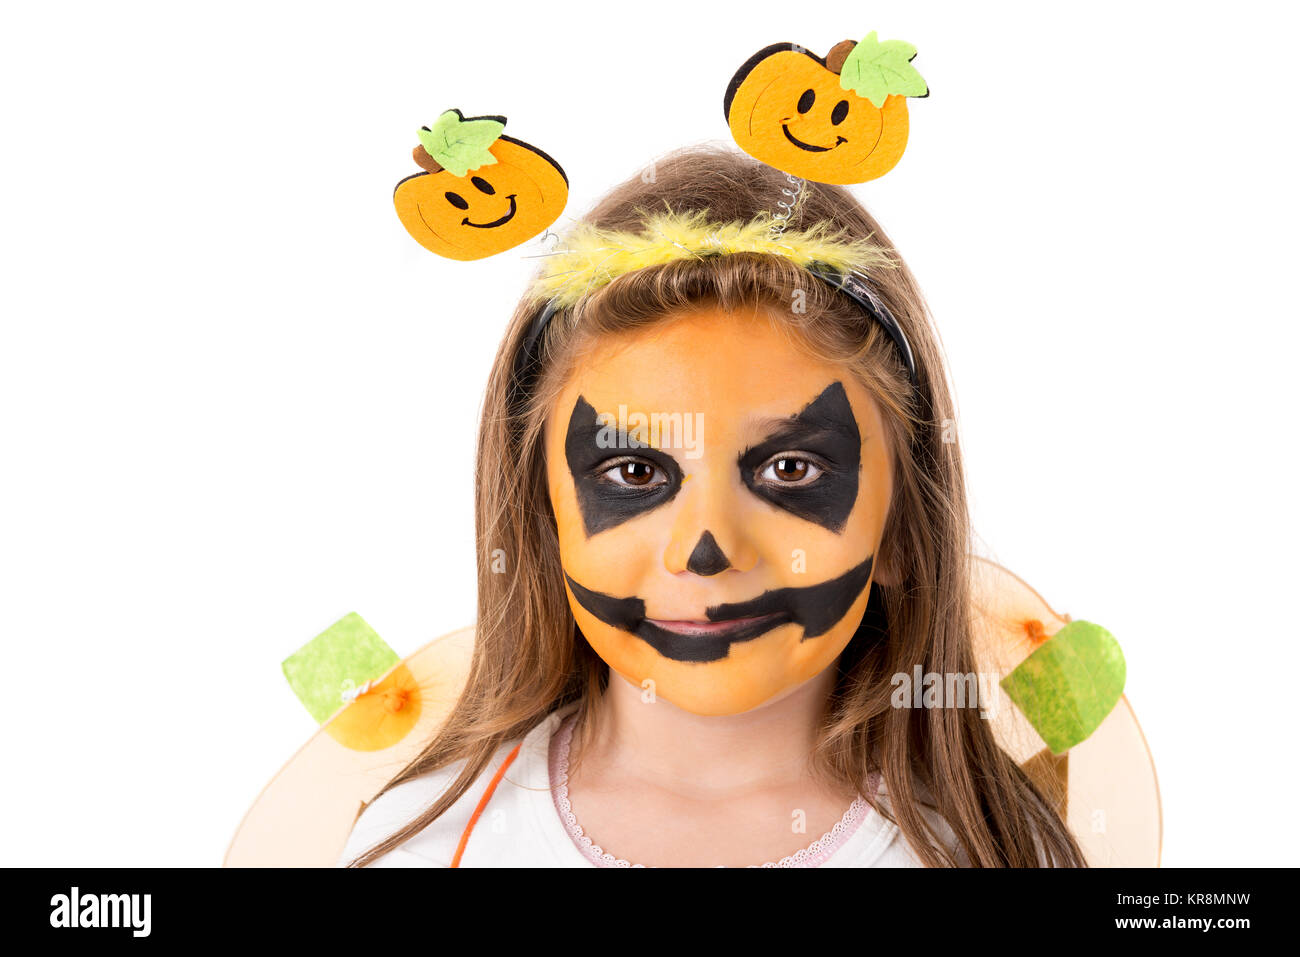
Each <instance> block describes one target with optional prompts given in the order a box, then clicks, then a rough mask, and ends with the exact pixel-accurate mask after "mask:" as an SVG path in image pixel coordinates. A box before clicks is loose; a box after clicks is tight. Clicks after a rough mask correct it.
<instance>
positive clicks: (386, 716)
mask: <svg viewBox="0 0 1300 957" xmlns="http://www.w3.org/2000/svg"><path fill="white" fill-rule="evenodd" d="M419 717H420V685H419V683H418V682H417V681H416V680H415V676H414V675H413V674H411V669H410V668H408V667H407V666H406V665H398V666H397V667H396V668H394V669H393V670H392V671H391V672H389V673H388V675H387V676H386V677H384V679H383V680H381V681H379V682H377V683H374V684H371V685H370V686H369V687H367V688H366V690H365V692H364V693H362V694H358V695H357V696H356V698H355V700H353V701H352V703H351V704H349V705H348V706H347V707H346V708H344V709H343V710H342V711H341V712H340V713H339V714H338V716H337V717H335V718H334V720H333V721H331V722H329V723H328V724H326V725H325V732H326V733H327V734H328V735H329V736H330V737H331V738H333V739H334V740H335V741H337V742H338V743H339V744H341V745H343V746H344V747H345V748H351V749H352V750H353V751H382V750H383V749H384V748H387V747H391V746H392V745H394V744H396V743H397V742H398V741H401V740H402V738H404V737H406V735H407V732H409V731H410V730H411V729H412V728H414V727H415V722H416V721H417V720H418V719H419Z"/></svg>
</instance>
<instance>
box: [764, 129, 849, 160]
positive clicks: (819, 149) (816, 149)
mask: <svg viewBox="0 0 1300 957" xmlns="http://www.w3.org/2000/svg"><path fill="white" fill-rule="evenodd" d="M781 132H782V133H784V134H785V138H786V139H788V140H789V141H790V142H791V143H793V144H794V145H795V146H797V147H799V149H801V150H807V151H808V152H809V153H829V152H830V151H831V150H833V149H835V146H839V145H840V144H841V143H847V142H848V140H846V139H845V138H844V137H842V136H837V137H835V146H814V145H813V144H812V143H805V142H804V141H803V140H801V139H796V138H795V135H794V134H793V133H791V132H790V128H789V127H788V126H786V125H785V124H784V123H782V124H781Z"/></svg>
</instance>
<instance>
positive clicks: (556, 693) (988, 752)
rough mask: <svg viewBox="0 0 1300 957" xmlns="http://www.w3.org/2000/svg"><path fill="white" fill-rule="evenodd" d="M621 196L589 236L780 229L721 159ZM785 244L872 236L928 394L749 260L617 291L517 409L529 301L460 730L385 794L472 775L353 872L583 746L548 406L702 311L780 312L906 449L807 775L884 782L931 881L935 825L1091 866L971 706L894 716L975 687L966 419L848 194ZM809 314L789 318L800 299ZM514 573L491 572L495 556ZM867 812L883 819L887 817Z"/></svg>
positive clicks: (899, 269)
mask: <svg viewBox="0 0 1300 957" xmlns="http://www.w3.org/2000/svg"><path fill="white" fill-rule="evenodd" d="M651 169H653V173H654V175H653V176H645V175H637V176H634V177H632V178H631V179H629V180H628V181H627V182H625V183H623V184H622V185H620V186H618V187H617V188H615V189H614V190H612V191H611V192H610V193H609V194H608V195H607V196H606V197H605V198H604V199H603V200H602V201H601V202H599V203H598V204H597V205H596V207H595V208H594V209H593V210H592V211H591V212H590V213H589V214H588V215H587V216H585V217H584V219H585V221H587V222H589V223H593V224H595V225H597V226H601V227H605V228H609V229H625V230H632V231H636V230H637V229H638V227H639V226H640V225H641V224H642V223H643V222H644V220H645V218H646V217H647V215H649V214H652V213H654V212H656V211H663V210H664V209H665V207H666V208H668V209H671V210H673V211H674V212H678V213H687V212H693V211H698V210H707V212H708V214H709V219H710V220H711V221H714V222H733V221H748V220H750V219H752V218H753V217H754V216H756V215H758V214H760V213H762V212H763V211H765V210H767V211H772V210H775V209H776V208H777V206H776V204H777V202H778V201H779V200H781V199H782V198H783V193H782V189H783V187H786V186H787V185H788V183H787V179H786V177H785V176H784V174H782V173H780V172H778V171H776V170H774V169H772V168H771V167H768V166H766V165H764V164H762V163H759V162H757V161H755V160H752V159H750V158H749V157H747V156H745V155H743V154H740V153H738V152H735V151H733V150H728V149H720V148H714V147H711V146H701V147H692V148H687V149H683V150H680V151H677V152H675V153H673V154H670V155H669V156H668V157H666V158H663V159H661V160H659V161H657V162H656V163H655V164H654V166H653V167H651ZM805 189H806V191H807V192H806V193H805V195H804V197H803V199H802V201H801V202H800V203H799V205H798V207H797V210H796V212H795V213H794V214H793V216H792V217H791V220H790V223H789V225H790V227H792V228H798V227H800V226H806V225H811V224H812V223H816V222H823V221H825V222H830V223H833V224H834V226H835V227H837V228H838V229H839V230H840V231H842V233H843V235H844V236H846V237H848V238H864V239H865V238H872V239H874V241H875V242H877V243H878V244H879V245H881V246H882V247H884V249H885V250H887V251H888V252H889V253H890V254H891V255H892V257H893V258H894V260H895V265H894V266H893V268H888V269H882V270H879V271H878V272H877V273H876V274H875V275H874V276H873V277H872V279H873V282H874V287H875V290H876V292H877V294H878V295H879V296H880V297H881V298H882V299H883V300H884V302H885V304H886V305H887V307H888V308H889V309H890V311H891V312H892V313H893V315H894V316H895V318H896V319H897V321H898V322H899V324H900V325H901V327H902V328H903V330H904V333H905V334H906V336H907V339H908V341H909V342H910V344H911V347H912V351H913V354H914V357H915V364H916V368H917V376H918V382H917V385H916V387H915V389H914V388H913V386H912V385H911V384H910V383H909V382H908V380H907V374H906V370H905V369H904V367H903V364H902V362H901V361H900V356H899V353H898V350H897V348H896V347H895V346H894V344H893V342H892V341H891V340H890V339H889V337H888V336H887V335H886V334H885V333H884V331H883V330H882V328H881V327H880V325H879V324H878V323H876V322H875V321H874V320H872V319H870V318H868V317H867V316H866V315H865V314H864V312H863V310H862V309H861V308H860V307H858V306H856V305H855V304H854V303H852V302H851V301H850V300H848V299H847V297H845V296H843V295H841V294H840V293H838V292H836V291H834V290H833V289H831V287H830V286H829V285H827V284H825V283H822V282H820V281H817V280H810V279H809V278H808V274H807V272H805V271H804V270H802V269H800V267H798V266H797V265H795V264H794V263H793V262H791V261H790V260H788V259H785V258H782V257H778V256H769V255H760V254H750V253H746V254H737V255H729V256H715V257H709V258H703V259H692V260H681V261H677V262H673V263H669V264H665V265H660V266H654V267H649V268H646V269H642V270H639V271H636V272H632V273H628V274H626V275H623V276H620V277H619V278H617V279H615V280H614V281H613V282H611V283H609V284H608V285H606V286H604V287H602V288H600V289H597V290H595V291H593V292H591V293H589V294H588V295H587V296H586V297H585V298H584V299H583V300H582V301H580V302H579V303H577V304H576V305H575V306H573V307H571V308H570V309H567V310H564V311H562V312H561V313H558V314H557V315H556V316H555V318H554V319H553V320H552V322H551V323H550V325H549V327H548V329H547V332H546V334H545V336H544V337H543V340H542V343H541V351H540V355H541V358H542V369H543V372H542V374H541V377H540V380H539V382H538V383H537V385H536V388H535V389H534V390H533V391H532V393H531V395H530V397H529V399H528V401H527V402H526V403H525V404H524V406H523V407H518V408H517V407H513V406H512V404H511V402H510V396H511V385H512V377H513V375H514V369H515V357H516V354H517V352H518V351H519V349H520V348H521V345H522V342H523V339H524V337H525V336H526V334H527V331H528V327H529V324H530V322H531V320H532V319H533V317H534V316H535V315H536V312H537V305H536V304H535V303H534V302H533V301H531V300H530V299H529V298H528V297H525V298H524V300H522V301H521V302H520V304H519V307H518V309H517V310H516V311H515V314H514V316H513V318H512V319H511V321H510V325H509V328H508V329H507V332H506V335H505V340H504V341H503V343H502V345H501V349H500V351H499V352H498V353H497V357H496V361H495V363H494V365H493V369H492V374H491V378H490V380H489V382H488V387H487V396H486V400H485V402H484V407H483V414H482V421H481V424H480V428H479V439H478V449H477V456H476V468H477V487H476V494H475V524H476V536H477V560H478V622H477V626H476V628H477V631H476V639H475V646H474V652H473V659H472V662H471V664H470V671H469V678H468V681H467V684H466V686H465V689H464V691H463V693H462V694H461V696H460V698H459V699H458V701H457V702H456V704H455V706H454V708H453V709H452V711H451V713H450V715H449V717H448V718H447V720H446V722H445V723H444V724H443V726H442V727H441V728H440V730H439V731H438V733H437V734H436V735H435V736H434V738H433V740H432V741H430V742H429V744H428V745H427V746H426V747H425V748H424V750H423V751H422V752H421V753H420V754H419V756H418V757H416V758H415V759H414V760H413V761H411V762H410V764H408V765H407V766H406V767H405V768H404V769H403V770H402V771H401V772H400V773H399V774H397V775H396V776H395V777H394V778H393V779H392V780H391V781H389V782H388V784H387V785H385V787H384V789H383V790H382V791H380V792H379V793H380V794H383V793H384V792H385V791H387V790H389V789H390V788H393V787H396V786H397V785H399V784H402V783H403V782H406V781H409V780H411V779H413V778H416V777H418V776H419V775H422V774H425V773H427V772H430V771H434V770H437V769H439V768H443V767H446V766H448V765H451V764H453V763H455V762H458V761H463V762H464V766H463V768H462V769H461V771H460V773H459V774H458V775H457V776H456V778H455V780H454V781H453V782H452V784H451V786H450V787H449V788H447V790H446V791H445V792H444V793H443V794H442V795H441V796H440V797H439V798H438V799H437V800H436V801H435V802H434V803H433V805H432V806H430V807H429V808H428V809H426V810H425V811H424V812H423V813H422V814H421V815H420V816H419V817H417V818H416V819H415V820H413V821H411V822H410V823H409V824H407V825H406V826H404V827H403V828H401V829H400V830H399V831H397V832H396V833H394V834H392V835H391V836H389V837H388V838H386V839H385V840H384V841H382V842H381V843H379V844H378V845H376V846H375V847H372V848H370V849H369V850H368V851H366V852H365V853H364V854H362V855H361V856H360V857H359V858H357V859H356V860H355V861H353V862H352V866H364V865H365V864H368V863H370V862H371V861H373V860H375V859H376V858H377V857H379V856H381V855H383V854H385V853H387V852H388V851H390V850H392V849H393V848H395V847H397V846H398V845H400V844H402V843H403V842H404V841H406V840H407V839H408V838H410V837H412V836H414V835H415V834H416V833H418V832H419V831H420V830H422V829H423V828H425V827H426V826H428V825H429V824H430V823H431V822H432V821H434V820H436V819H437V818H438V817H439V816H440V815H441V814H443V812H445V811H446V810H447V809H448V808H450V807H451V806H452V805H453V804H454V803H455V802H456V801H457V800H458V799H459V798H460V797H461V796H462V795H463V794H464V793H465V791H466V790H467V789H468V788H469V786H470V785H471V784H472V783H473V782H474V781H475V780H476V779H477V778H478V776H479V775H480V774H481V773H482V772H483V771H484V769H485V767H486V766H487V765H488V763H489V761H490V760H491V758H492V756H493V754H495V753H496V751H497V750H498V749H499V748H500V747H501V745H502V744H504V743H506V742H508V741H511V740H513V739H515V738H518V737H520V736H522V735H524V734H526V733H527V732H528V731H530V730H531V729H532V728H534V727H535V726H536V725H537V724H538V723H539V722H541V721H542V720H544V719H545V718H546V717H547V715H549V714H550V713H551V712H553V711H554V710H556V709H557V708H561V707H563V706H565V705H568V704H570V703H572V702H577V703H578V710H579V718H578V720H579V726H580V727H584V728H590V727H591V726H592V725H593V724H594V721H595V718H596V707H597V703H598V700H599V697H600V695H601V693H602V691H603V690H604V688H605V685H606V683H607V681H608V668H607V666H606V665H605V664H604V662H602V661H601V660H600V659H599V658H598V657H597V656H596V655H595V653H594V652H593V651H592V649H591V647H590V646H589V645H588V644H587V642H586V641H585V640H583V639H581V638H580V636H579V635H578V634H577V633H576V630H575V624H574V620H573V617H572V615H571V613H570V610H569V606H568V602H567V599H566V596H565V591H564V585H563V581H564V580H563V577H562V573H561V569H560V561H559V543H558V539H557V536H556V529H555V519H554V516H553V514H552V512H551V505H550V501H549V496H548V491H547V482H546V462H545V458H544V453H543V425H544V421H545V418H546V415H547V413H548V411H549V409H550V406H551V402H552V401H553V398H554V396H555V395H556V394H557V393H558V391H559V390H560V388H561V387H562V385H563V382H564V379H565V378H566V377H567V371H568V370H569V369H571V367H572V363H573V362H574V361H576V360H577V357H578V355H579V352H580V349H581V345H582V344H583V343H584V342H589V341H590V340H591V337H597V336H602V335H605V334H609V333H617V332H620V331H623V330H627V329H632V328H636V327H639V326H644V325H647V324H650V323H654V322H656V321H659V320H660V319H661V318H663V317H664V316H666V315H668V314H670V313H673V312H674V311H676V310H681V309H686V308H690V307H692V306H696V305H698V304H699V303H700V302H702V301H708V302H710V303H712V304H715V305H717V306H719V307H720V308H723V309H735V308H741V307H747V306H754V305H759V306H767V307H769V308H768V309H767V312H768V313H769V314H770V315H771V316H772V317H774V318H773V321H779V322H782V323H784V324H785V325H786V326H787V327H788V328H789V329H790V331H791V333H792V334H794V335H795V337H796V338H797V340H798V341H799V342H800V343H801V344H802V345H804V346H805V347H807V348H808V349H811V350H812V351H813V352H814V354H816V355H818V356H820V357H824V358H827V359H830V360H833V361H838V362H840V363H843V364H845V365H847V366H849V367H850V368H852V369H853V371H854V372H855V373H856V374H857V375H859V376H860V378H861V381H862V382H863V383H864V384H865V385H866V386H867V387H868V388H869V389H870V390H871V391H872V393H873V395H874V397H875V398H876V401H877V403H878V405H879V407H880V411H881V414H882V417H883V419H884V421H885V423H886V429H887V431H888V433H889V438H890V442H891V445H892V450H893V454H892V459H893V468H894V481H895V493H894V498H893V500H892V502H891V506H890V514H889V517H888V519H887V521H886V526H885V531H884V538H883V541H882V543H881V548H880V554H879V562H880V565H879V567H880V568H882V569H883V568H888V569H890V572H891V574H890V575H889V576H887V577H888V580H889V582H890V583H889V584H876V585H873V593H872V600H871V608H870V609H869V612H868V616H869V617H870V618H872V619H873V620H874V621H876V622H877V623H878V627H877V632H878V633H872V629H871V628H869V627H867V624H868V623H867V622H864V626H863V627H862V628H860V629H859V631H858V633H857V634H855V636H854V638H853V639H852V640H851V641H850V643H849V645H848V646H847V647H846V649H845V651H844V653H843V654H842V655H841V656H840V660H839V663H838V665H837V677H836V683H835V686H834V690H833V692H832V694H831V697H830V700H829V701H828V704H827V708H826V712H825V717H824V721H823V723H822V726H821V728H820V732H819V737H818V742H817V744H816V746H815V750H814V753H813V755H812V759H813V766H814V768H815V769H816V771H817V773H818V774H819V775H820V776H822V777H824V778H826V779H828V780H834V781H837V782H839V783H841V784H842V785H844V786H846V787H847V788H849V789H859V790H861V791H862V793H863V794H864V796H866V795H867V794H868V793H869V791H870V789H866V788H865V782H866V781H867V780H868V777H869V775H870V774H871V773H872V772H875V771H878V772H879V773H880V774H881V775H882V777H883V781H884V785H885V791H886V794H887V795H888V798H887V800H888V804H887V805H878V806H877V807H876V809H877V811H879V812H880V813H881V814H883V815H884V816H885V817H887V818H888V819H890V820H892V821H894V822H895V823H897V825H898V827H899V829H900V831H901V833H902V834H903V836H904V838H905V839H906V841H907V843H908V844H909V845H910V846H911V848H912V849H913V851H914V853H915V854H916V855H917V856H918V857H919V858H920V859H921V861H923V862H924V863H925V864H926V865H928V866H954V865H956V864H957V863H958V860H959V859H958V857H956V856H955V855H954V854H953V853H952V852H951V851H950V850H949V848H948V847H946V846H945V845H944V843H943V841H942V839H941V838H940V836H939V834H937V833H936V832H935V830H934V828H933V827H932V826H931V824H930V823H929V821H927V819H926V816H925V815H923V813H922V810H921V809H922V806H923V805H925V806H928V807H932V808H933V809H934V810H935V811H937V812H938V814H939V815H940V816H941V817H942V818H943V820H945V821H946V822H947V823H948V825H949V826H950V827H951V828H952V830H953V831H954V832H955V834H956V836H957V840H958V850H959V851H960V853H961V854H962V855H963V856H964V857H965V859H966V860H967V861H969V862H970V863H972V864H974V865H976V866H1028V867H1033V866H1038V865H1040V864H1042V863H1048V864H1051V865H1054V866H1083V864H1084V861H1083V856H1082V853H1081V852H1080V850H1079V847H1078V845H1077V844H1076V843H1075V841H1074V839H1073V837H1072V836H1071V835H1070V833H1069V831H1068V829H1067V828H1066V826H1065V824H1064V823H1063V821H1062V820H1061V818H1060V816H1059V814H1058V813H1057V811H1056V810H1055V809H1054V804H1055V796H1054V795H1045V794H1044V793H1042V792H1040V791H1039V790H1038V789H1037V788H1036V787H1035V785H1034V784H1033V783H1032V782H1031V780H1030V779H1029V778H1028V777H1027V776H1026V774H1025V773H1024V772H1023V771H1022V770H1021V769H1020V768H1019V767H1018V766H1017V765H1016V763H1015V762H1014V761H1013V760H1012V759H1011V758H1010V757H1009V756H1008V755H1007V754H1006V753H1005V752H1004V751H1002V749H1001V748H999V747H998V745H997V744H996V743H995V741H994V739H993V735H992V733H991V731H990V728H989V725H988V723H987V722H986V721H984V720H981V719H980V717H979V715H978V709H976V708H962V707H958V708H915V709H913V708H896V707H892V706H891V704H890V694H891V690H892V685H891V680H890V679H891V676H892V675H895V674H899V673H904V674H909V675H910V674H912V672H913V666H914V665H917V664H920V665H921V666H922V668H923V670H924V671H925V672H935V673H939V674H954V673H956V674H967V673H972V672H974V671H975V670H976V666H975V659H974V653H973V649H972V607H971V580H970V567H969V561H970V558H969V555H968V547H969V541H968V538H969V527H968V526H969V517H968V512H967V506H966V492H965V484H964V479H963V476H962V468H961V458H960V454H959V450H958V445H957V443H956V442H955V441H953V437H952V434H951V432H952V429H951V424H952V420H953V419H954V413H953V406H952V400H951V396H950V391H949V388H948V383H947V381H946V377H945V374H944V364H943V360H942V354H941V352H940V348H939V343H938V340H937V338H936V336H935V334H934V332H933V329H932V327H931V324H930V320H929V313H928V309H927V307H926V305H925V301H924V299H923V297H922V295H921V292H920V289H919V288H918V286H917V283H916V281H915V279H914V278H913V276H912V274H911V272H910V271H909V270H908V268H907V266H906V265H905V264H904V263H903V261H902V259H901V257H899V256H898V255H897V250H896V249H895V247H894V246H893V244H892V243H890V241H889V240H888V238H887V237H886V236H885V233H884V231H883V230H882V229H881V228H880V226H879V225H878V224H877V223H876V221H875V220H874V219H873V218H872V217H871V216H870V215H869V214H868V213H867V212H866V210H865V209H863V208H862V206H861V205H859V203H858V202H857V201H856V200H855V199H854V198H853V196H852V194H850V193H849V192H848V191H847V190H844V189H842V188H840V187H836V186H827V185H821V184H817V183H808V184H806V186H805ZM795 289H799V290H802V291H803V293H804V303H803V304H804V310H803V312H797V311H794V310H791V309H790V308H789V303H790V301H791V290H795ZM496 549H502V550H504V554H505V555H506V556H507V559H506V560H507V565H508V568H507V574H495V573H493V571H492V570H491V564H492V554H493V552H494V550H496ZM868 799H869V800H871V801H872V802H873V804H875V803H876V801H875V799H874V798H871V797H869V798H868Z"/></svg>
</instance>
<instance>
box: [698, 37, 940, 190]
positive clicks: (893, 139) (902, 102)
mask: <svg viewBox="0 0 1300 957" xmlns="http://www.w3.org/2000/svg"><path fill="white" fill-rule="evenodd" d="M915 56H916V48H915V47H913V46H912V45H911V44H908V43H904V42H902V41H901V40H886V41H884V42H880V41H878V40H877V39H876V34H875V33H874V32H872V33H870V34H868V35H867V37H866V38H865V39H863V40H862V41H861V42H857V43H855V42H854V41H853V40H844V41H843V42H841V43H837V44H836V45H835V46H834V47H832V48H831V51H830V52H829V53H828V54H826V58H825V59H822V58H821V57H819V56H816V55H815V54H813V53H811V52H809V51H808V50H806V49H804V48H803V47H801V46H799V45H798V44H796V43H775V44H773V45H771V46H769V47H764V48H763V49H762V50H759V51H758V52H757V53H755V54H754V55H753V56H752V57H750V58H749V59H748V60H746V61H745V63H744V65H743V66H741V68H740V69H739V70H737V71H736V74H735V76H733V77H732V78H731V83H730V84H728V86H727V93H726V96H725V97H724V99H723V111H724V112H725V114H726V117H727V125H728V126H730V127H731V135H732V136H733V137H735V140H736V143H737V144H738V145H739V146H740V148H741V149H743V150H744V151H745V152H746V153H748V154H749V155H750V156H753V157H754V158H755V159H758V160H761V161H762V162H764V163H767V164H768V165H769V166H773V167H775V168H777V169H779V170H784V171H785V172H787V173H790V174H792V175H794V176H799V177H801V178H803V179H808V180H812V181H814V182H818V183H838V184H848V183H865V182H866V181H867V180H870V179H875V178H876V177H878V176H883V175H884V174H885V173H888V172H889V171H890V170H891V169H893V168H894V166H895V164H897V163H898V161H899V159H901V158H902V156H903V150H904V149H905V148H906V147H907V130H908V122H907V97H909V96H915V97H923V96H928V95H929V88H928V87H927V86H926V84H925V80H923V79H922V78H921V75H920V74H919V73H917V71H916V69H915V68H914V67H913V66H912V64H911V60H912V58H913V57H915Z"/></svg>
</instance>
